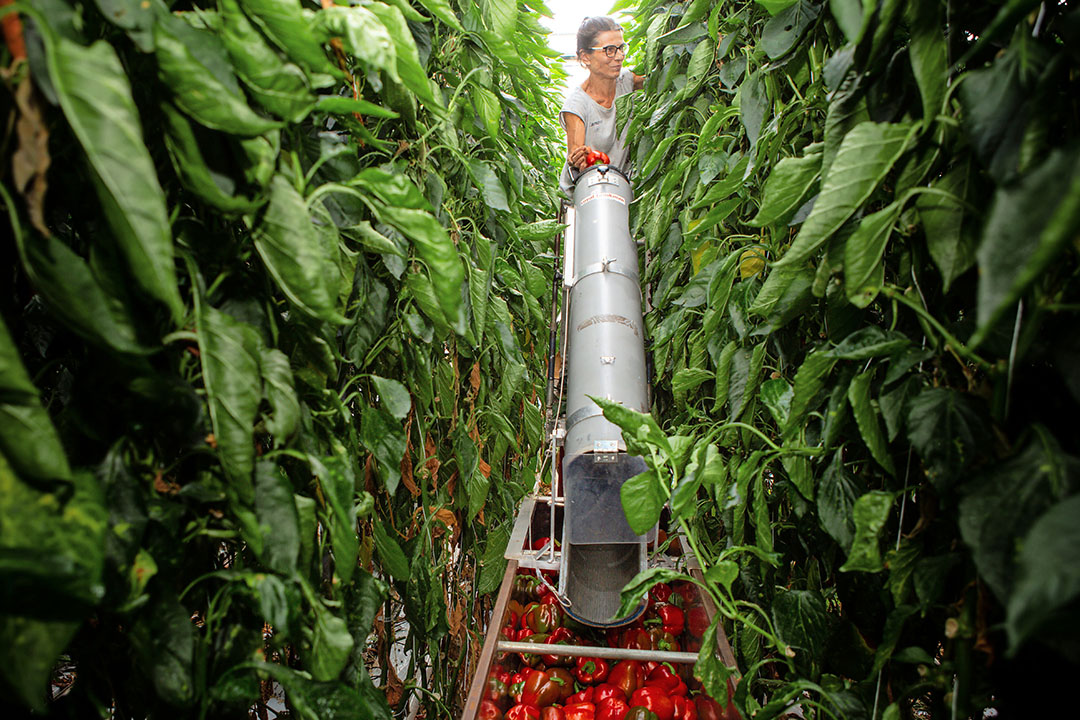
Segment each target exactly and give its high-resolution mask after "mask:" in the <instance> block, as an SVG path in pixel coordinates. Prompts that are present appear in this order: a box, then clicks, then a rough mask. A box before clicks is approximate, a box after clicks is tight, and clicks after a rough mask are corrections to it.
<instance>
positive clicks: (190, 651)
mask: <svg viewBox="0 0 1080 720" xmlns="http://www.w3.org/2000/svg"><path fill="white" fill-rule="evenodd" d="M131 647H132V649H133V650H134V651H135V652H134V655H135V658H134V659H135V661H136V662H137V663H138V664H139V667H141V668H142V671H143V672H145V673H146V674H147V675H148V676H149V677H150V681H151V682H152V683H153V687H154V690H155V691H156V693H157V695H158V696H159V697H160V698H161V700H163V701H164V702H167V703H169V704H170V705H176V706H180V707H185V706H188V705H190V704H191V703H192V702H193V701H194V699H195V678H194V677H193V671H194V659H195V625H194V624H193V623H192V622H191V612H190V611H189V610H188V609H187V608H185V607H184V606H183V605H181V604H180V601H179V600H177V599H176V597H175V596H173V595H169V594H162V595H158V596H157V599H156V600H155V602H153V603H152V604H151V605H148V606H147V607H146V608H145V609H144V610H143V612H142V613H140V615H139V618H138V620H137V621H136V622H135V623H134V624H133V627H132V628H131Z"/></svg>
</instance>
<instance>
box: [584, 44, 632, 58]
mask: <svg viewBox="0 0 1080 720" xmlns="http://www.w3.org/2000/svg"><path fill="white" fill-rule="evenodd" d="M589 49H590V50H603V51H604V54H605V55H607V56H608V57H609V58H613V57H615V53H620V52H621V53H622V54H623V55H626V51H627V50H629V49H630V46H629V45H627V44H626V43H623V44H622V45H604V46H603V47H591V48H589Z"/></svg>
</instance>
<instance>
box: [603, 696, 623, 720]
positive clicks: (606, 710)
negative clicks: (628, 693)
mask: <svg viewBox="0 0 1080 720" xmlns="http://www.w3.org/2000/svg"><path fill="white" fill-rule="evenodd" d="M628 712H630V706H629V705H627V704H626V701H625V700H623V699H622V698H618V697H611V698H608V699H607V700H602V701H600V702H598V703H596V720H623V718H625V717H626V713H628Z"/></svg>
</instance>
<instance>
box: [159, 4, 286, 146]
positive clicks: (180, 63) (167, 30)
mask: <svg viewBox="0 0 1080 720" xmlns="http://www.w3.org/2000/svg"><path fill="white" fill-rule="evenodd" d="M154 48H155V50H154V54H155V55H156V56H157V66H158V74H159V75H160V77H161V82H162V84H163V85H164V86H165V87H167V88H169V89H170V90H171V91H172V93H173V100H174V101H175V102H176V104H177V105H178V106H179V107H180V109H182V110H183V111H184V112H186V113H187V114H188V115H190V116H191V117H192V118H194V119H195V120H197V121H198V122H199V123H200V124H202V125H205V126H206V127H208V128H211V129H213V130H222V131H224V132H227V133H230V134H233V135H242V136H246V137H253V136H255V135H262V134H263V133H265V132H267V131H269V130H273V129H274V128H277V127H280V126H281V123H279V122H277V121H274V120H268V119H267V118H264V117H262V116H260V115H259V114H258V113H256V112H255V111H254V110H252V109H251V106H250V105H248V103H247V99H246V98H245V97H244V94H243V91H242V90H241V89H240V85H239V83H238V82H237V79H236V76H235V74H234V73H233V70H232V65H231V64H230V63H229V62H228V59H227V57H226V54H225V46H224V44H223V43H222V41H221V38H219V37H218V36H217V35H215V34H214V33H212V32H210V31H208V30H197V29H195V28H193V27H191V26H190V25H188V24H187V23H186V22H184V21H183V20H180V19H178V18H176V17H174V16H172V15H163V16H162V17H160V18H159V19H158V22H157V24H156V25H154Z"/></svg>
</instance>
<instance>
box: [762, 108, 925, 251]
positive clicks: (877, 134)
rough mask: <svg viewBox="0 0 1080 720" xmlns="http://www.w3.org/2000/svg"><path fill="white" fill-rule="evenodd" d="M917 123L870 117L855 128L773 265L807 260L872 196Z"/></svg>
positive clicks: (849, 134) (898, 156)
mask: <svg viewBox="0 0 1080 720" xmlns="http://www.w3.org/2000/svg"><path fill="white" fill-rule="evenodd" d="M918 128H919V126H918V125H917V124H914V125H913V124H911V123H872V122H864V123H860V124H859V125H856V126H855V127H854V128H852V129H851V131H850V132H848V133H847V135H845V136H844V139H843V142H842V143H841V144H840V149H839V151H838V152H837V154H836V159H835V160H833V162H832V165H831V166H830V168H829V170H828V174H827V175H826V176H825V179H824V181H823V182H822V187H821V194H820V195H818V198H817V201H816V202H815V203H814V209H813V210H812V211H810V216H809V217H808V218H806V221H805V222H804V223H803V225H802V228H801V229H800V230H799V234H798V235H797V236H796V237H795V242H794V243H792V245H791V247H790V248H789V249H788V251H787V253H785V254H784V256H783V257H782V258H780V259H779V260H778V261H777V262H776V263H775V264H774V267H783V266H787V265H798V264H801V263H803V262H805V261H806V260H807V259H809V258H810V257H811V256H812V255H813V254H814V252H815V251H816V250H817V249H818V248H819V247H821V246H822V244H824V242H825V241H826V240H828V239H829V238H830V237H831V236H832V234H833V233H835V232H836V231H837V230H839V229H840V226H841V225H843V224H844V223H845V222H846V221H847V220H848V218H850V217H851V216H852V215H853V214H854V213H855V211H856V210H857V209H858V208H860V207H862V206H863V204H864V203H865V202H866V201H867V200H868V199H869V198H870V195H871V194H873V192H874V190H875V189H876V188H877V186H878V185H879V184H880V183H881V181H882V180H883V179H884V178H885V176H886V175H887V174H888V172H889V170H890V169H892V166H893V165H894V164H895V163H896V161H897V160H898V159H899V158H900V156H901V155H902V154H903V153H904V151H905V150H906V149H907V147H908V145H909V144H910V142H911V139H912V138H913V137H914V136H915V133H916V132H917V130H918Z"/></svg>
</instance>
